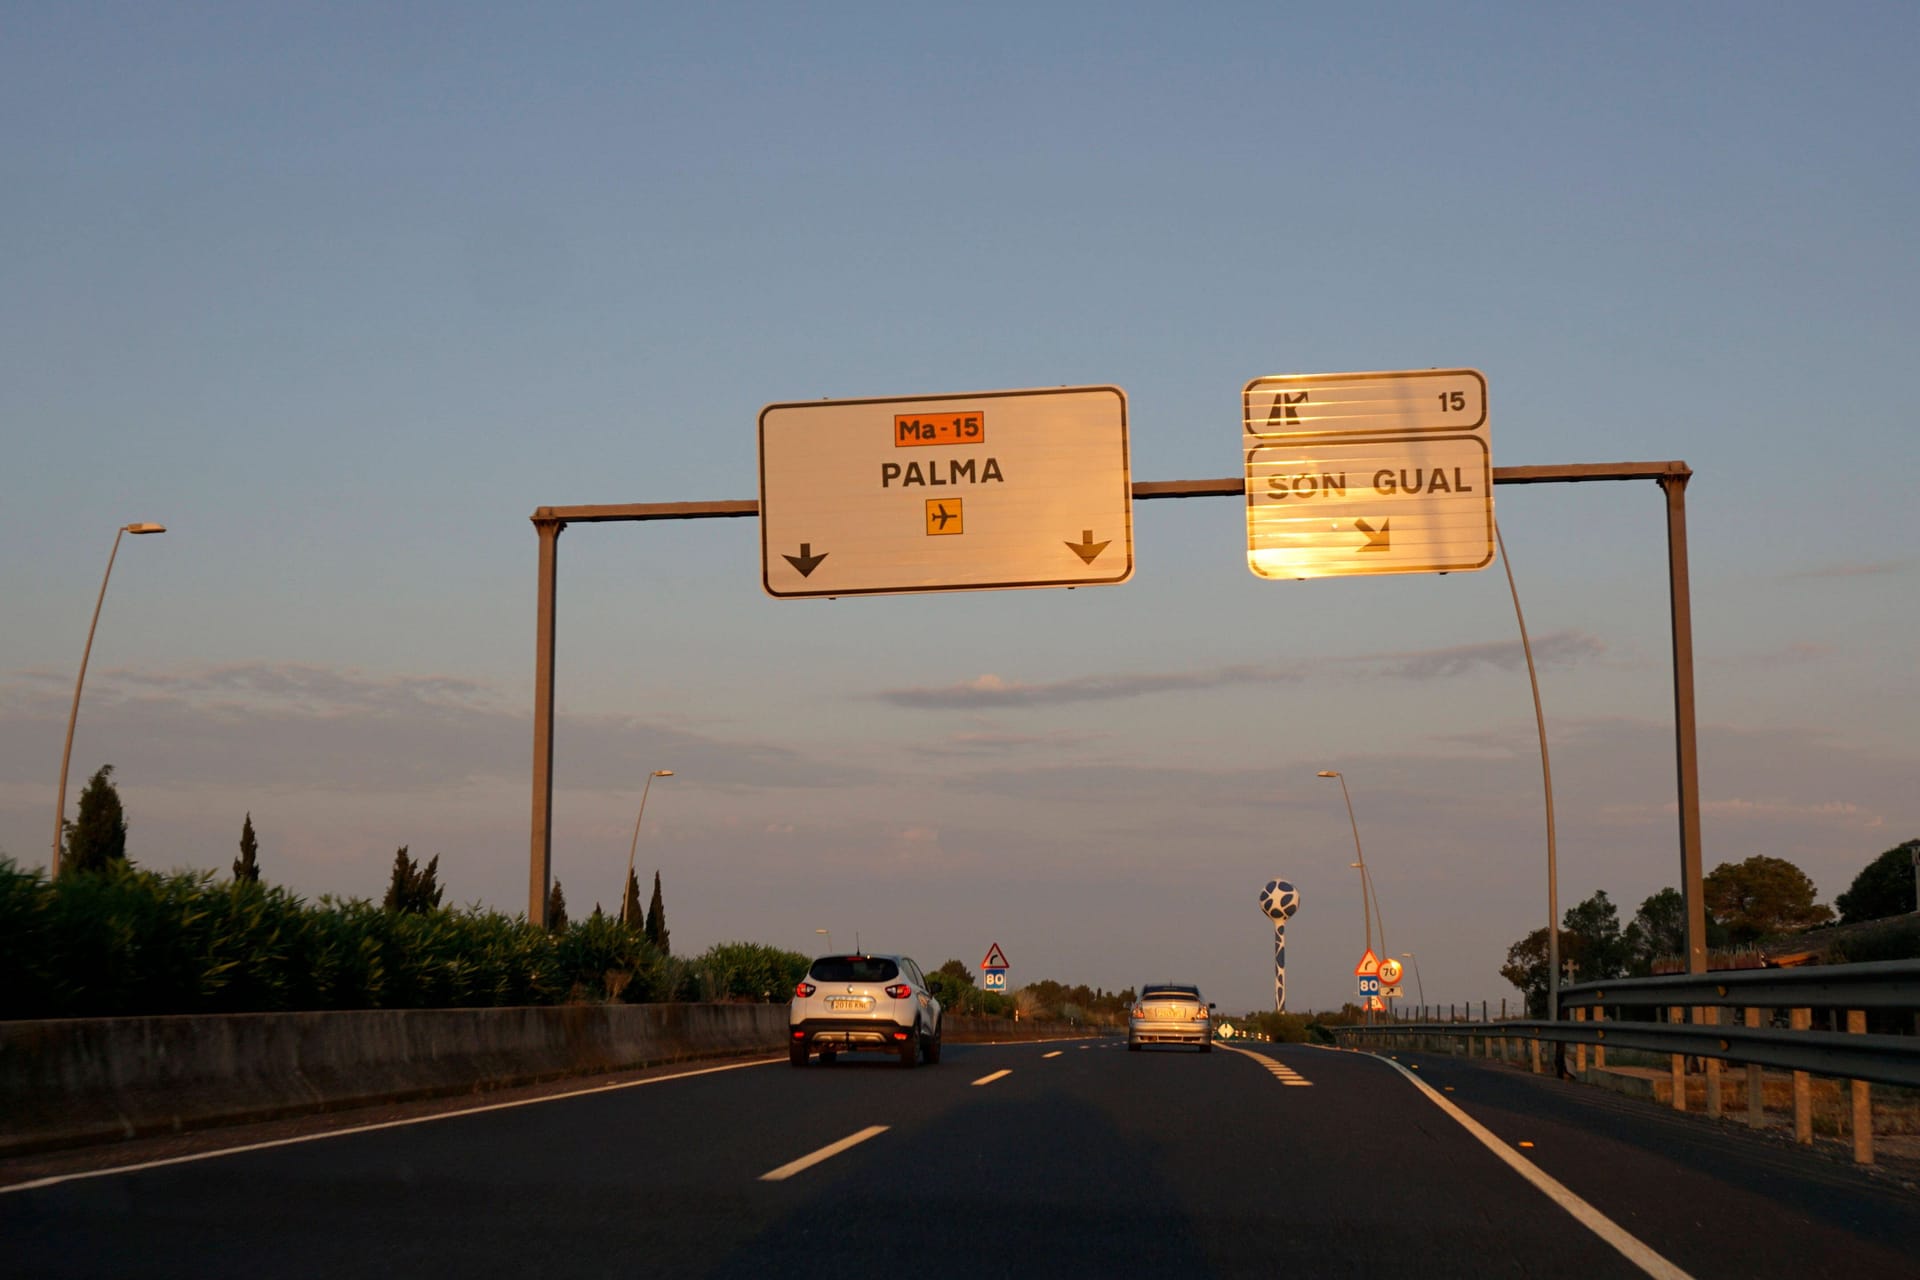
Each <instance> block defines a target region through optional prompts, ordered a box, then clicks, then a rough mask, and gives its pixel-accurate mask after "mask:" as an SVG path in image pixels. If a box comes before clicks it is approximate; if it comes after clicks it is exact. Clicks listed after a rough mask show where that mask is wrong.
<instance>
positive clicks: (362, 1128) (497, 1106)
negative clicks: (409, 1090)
mask: <svg viewBox="0 0 1920 1280" xmlns="http://www.w3.org/2000/svg"><path fill="white" fill-rule="evenodd" d="M779 1061H781V1059H779V1058H760V1059H757V1060H755V1061H753V1062H732V1063H728V1064H727V1065H726V1066H724V1067H702V1068H700V1069H699V1070H697V1071H677V1072H675V1073H674V1074H673V1075H670V1076H653V1077H651V1078H649V1079H646V1080H621V1081H616V1082H615V1083H613V1084H600V1085H595V1086H594V1087H593V1088H591V1089H574V1090H570V1091H569V1092H567V1093H553V1094H548V1095H546V1096H545V1097H540V1098H522V1099H520V1100H519V1101H517V1102H491V1103H488V1104H487V1105H486V1106H484V1107H463V1108H462V1109H461V1110H459V1111H442V1112H440V1113H438V1114H437V1115H431V1116H415V1117H413V1118H411V1119H408V1120H383V1121H381V1122H380V1123H379V1124H359V1125H354V1126H353V1127H352V1128H350V1129H330V1130H328V1131H327V1132H326V1133H304V1134H301V1135H299V1136H298V1137H293V1138H275V1139H273V1140H272V1141H270V1142H249V1143H247V1144H246V1145H245V1146H240V1147H221V1148H220V1149H218V1150H216V1151H196V1152H194V1153H193V1154H192V1155H185V1156H168V1157H167V1158H166V1159H164V1160H148V1161H146V1162H144V1163H142V1164H123V1165H116V1166H115V1167H113V1168H111V1169H86V1170H82V1171H81V1172H79V1173H60V1174H55V1175H53V1176H52V1177H47V1178H36V1179H34V1180H33V1181H32V1182H16V1183H14V1184H13V1185H12V1186H8V1187H0V1195H6V1194H8V1193H9V1192H13V1191H34V1190H37V1189H38V1188H40V1187H53V1186H58V1185H59V1184H60V1183H62V1182H78V1181H80V1180H81V1179H83V1178H106V1177H110V1176H112V1175H113V1174H116V1173H139V1172H141V1171H143V1170H146V1169H161V1168H165V1167H166V1166H167V1165H170V1164H192V1163H193V1162H194V1161H196V1160H215V1159H218V1158H219V1157H221V1156H237V1155H240V1154H242V1153H243V1152H247V1151H265V1150H267V1149H269V1148H271V1147H291V1146H295V1145H297V1144H298V1143H302V1142H319V1141H321V1140H322V1139H324V1138H344V1137H346V1136H348V1135H349V1134H354V1133H372V1132H374V1131H375V1130H377V1129H399V1128H404V1127H405V1126H407V1125H410V1124H431V1123H433V1122H434V1121H435V1120H452V1119H455V1118H456V1117H459V1116H477V1115H480V1114H481V1113H483V1112H487V1111H509V1110H512V1109H513V1108H514V1107H531V1106H533V1105H534V1104H535V1103H540V1102H558V1101H560V1100H561V1099H562V1098H584V1097H586V1096H587V1095H588V1094H594V1093H607V1092H609V1091H611V1090H614V1089H637V1088H639V1087H640V1086H641V1085H648V1084H665V1083H667V1081H669V1080H686V1079H690V1078H691V1077H693V1076H710V1075H713V1074H715V1073H717V1072H721V1071H738V1070H740V1069H741V1068H742V1067H764V1066H766V1065H767V1064H768V1063H770V1062H779Z"/></svg>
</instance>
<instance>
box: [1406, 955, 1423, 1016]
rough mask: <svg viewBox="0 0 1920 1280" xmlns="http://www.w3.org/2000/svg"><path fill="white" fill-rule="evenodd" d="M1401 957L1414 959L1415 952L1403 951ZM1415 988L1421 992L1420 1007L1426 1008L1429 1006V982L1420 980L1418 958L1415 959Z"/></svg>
mask: <svg viewBox="0 0 1920 1280" xmlns="http://www.w3.org/2000/svg"><path fill="white" fill-rule="evenodd" d="M1400 958H1401V959H1402V960H1413V952H1411V951H1402V952H1401V953H1400ZM1413 989H1414V990H1415V991H1418V992H1419V993H1420V1007H1421V1008H1422V1009H1424V1008H1426V1007H1427V984H1426V983H1424V982H1422V981H1420V962H1419V961H1418V960H1413Z"/></svg>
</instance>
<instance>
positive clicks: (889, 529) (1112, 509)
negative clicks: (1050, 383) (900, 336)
mask: <svg viewBox="0 0 1920 1280" xmlns="http://www.w3.org/2000/svg"><path fill="white" fill-rule="evenodd" d="M1132 576H1133V480H1132V476H1131V473H1130V472H1129V469H1128V463H1127V396H1126V393H1125V392H1124V391H1122V390H1120V388H1118V387H1059V388H1045V389H1037V390H1031V391H983V392H975V393H970V394H967V395H943V396H914V397H909V398H907V399H901V400H811V401H800V402H798V403H791V404H770V405H768V406H767V407H766V408H765V409H762V410H761V411H760V580H761V584H762V585H763V586H764V587H765V588H766V590H767V593H768V594H769V595H774V596H780V597H783V598H784V597H789V596H794V597H804V596H850V595H875V594H882V593H893V592H908V591H985V590H995V589H1002V588H1013V587H1079V586H1098V585H1107V584H1113V583H1120V582H1125V581H1126V580H1127V579H1128V578H1130V577H1132Z"/></svg>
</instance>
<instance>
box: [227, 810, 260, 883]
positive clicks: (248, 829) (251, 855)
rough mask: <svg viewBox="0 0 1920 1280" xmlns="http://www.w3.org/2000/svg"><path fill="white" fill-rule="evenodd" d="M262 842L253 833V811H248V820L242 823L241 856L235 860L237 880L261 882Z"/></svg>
mask: <svg viewBox="0 0 1920 1280" xmlns="http://www.w3.org/2000/svg"><path fill="white" fill-rule="evenodd" d="M259 853H260V842H259V841H258V840H256V839H255V838H254V835H253V813H252V811H251V810H249V811H248V813H247V817H246V821H245V822H243V823H241V824H240V856H239V857H238V858H235V859H234V860H233V878H234V879H235V880H236V881H249V880H250V881H252V882H253V883H255V884H258V883H260V862H259Z"/></svg>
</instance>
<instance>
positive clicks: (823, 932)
mask: <svg viewBox="0 0 1920 1280" xmlns="http://www.w3.org/2000/svg"><path fill="white" fill-rule="evenodd" d="M814 932H815V933H817V934H821V935H822V936H824V937H825V938H826V940H827V954H828V955H832V954H833V930H831V929H815V930H814Z"/></svg>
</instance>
